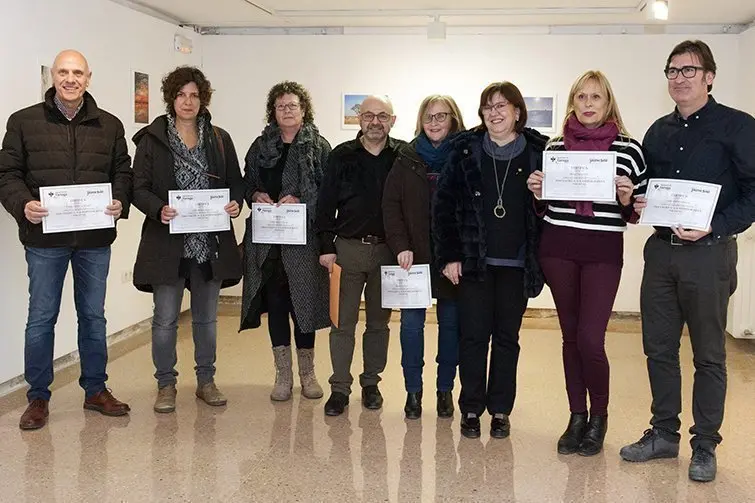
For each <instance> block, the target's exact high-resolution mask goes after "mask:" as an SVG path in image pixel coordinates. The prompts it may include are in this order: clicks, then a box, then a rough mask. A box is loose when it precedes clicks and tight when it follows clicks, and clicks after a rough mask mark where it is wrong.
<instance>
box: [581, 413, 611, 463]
mask: <svg viewBox="0 0 755 503" xmlns="http://www.w3.org/2000/svg"><path fill="white" fill-rule="evenodd" d="M606 431H608V416H607V415H605V416H591V417H590V422H589V423H588V424H587V431H586V432H585V436H584V437H583V438H582V443H581V444H579V451H577V452H578V454H579V455H580V456H594V455H596V454H597V453H599V452H600V451H602V450H603V439H605V438H606Z"/></svg>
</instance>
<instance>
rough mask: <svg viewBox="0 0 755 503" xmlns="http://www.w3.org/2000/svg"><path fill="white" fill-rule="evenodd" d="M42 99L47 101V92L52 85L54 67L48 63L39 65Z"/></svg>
mask: <svg viewBox="0 0 755 503" xmlns="http://www.w3.org/2000/svg"><path fill="white" fill-rule="evenodd" d="M39 87H40V98H39V99H40V100H41V101H45V93H47V90H48V89H50V88H51V87H52V68H50V67H49V66H47V65H44V64H43V65H39Z"/></svg>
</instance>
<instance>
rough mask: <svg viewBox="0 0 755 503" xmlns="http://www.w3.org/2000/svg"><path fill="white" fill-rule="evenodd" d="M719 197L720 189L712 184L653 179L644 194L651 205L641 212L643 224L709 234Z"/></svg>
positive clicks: (649, 181)
mask: <svg viewBox="0 0 755 503" xmlns="http://www.w3.org/2000/svg"><path fill="white" fill-rule="evenodd" d="M720 193H721V186H720V185H716V184H713V183H705V182H693V181H691V180H674V179H669V178H651V179H650V180H648V187H647V192H646V193H645V197H646V198H647V201H648V205H647V207H645V209H643V210H642V215H641V216H640V223H641V224H645V225H656V226H658V227H673V226H679V227H682V228H684V229H696V230H701V231H705V230H708V228H709V227H710V221H711V220H712V219H713V212H714V211H715V210H716V204H718V195H719V194H720Z"/></svg>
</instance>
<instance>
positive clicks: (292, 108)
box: [275, 103, 301, 112]
mask: <svg viewBox="0 0 755 503" xmlns="http://www.w3.org/2000/svg"><path fill="white" fill-rule="evenodd" d="M300 108H301V105H300V104H299V103H282V104H280V105H275V110H276V111H277V112H283V111H284V110H290V111H291V112H296V111H297V110H299V109H300Z"/></svg>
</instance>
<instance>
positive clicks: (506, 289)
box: [458, 266, 527, 416]
mask: <svg viewBox="0 0 755 503" xmlns="http://www.w3.org/2000/svg"><path fill="white" fill-rule="evenodd" d="M459 288H460V290H459V298H458V299H459V321H460V324H461V339H460V341H459V377H460V379H461V394H460V395H459V409H460V410H461V412H462V414H468V413H474V414H477V415H478V416H479V415H481V414H482V413H483V412H484V411H485V410H486V409H487V411H488V412H489V413H490V414H491V415H493V414H497V413H503V414H510V413H511V410H512V409H513V408H514V398H515V397H516V370H517V364H518V362H519V329H520V328H521V326H522V317H523V316H524V311H525V309H526V308H527V299H526V298H525V296H524V271H523V270H522V269H520V268H515V267H495V266H488V268H487V272H486V273H485V278H484V280H483V281H474V280H468V279H466V278H464V277H462V279H461V283H460V286H459ZM491 339H492V345H491ZM489 346H491V347H492V349H491V355H490V369H489V370H488V347H489Z"/></svg>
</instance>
